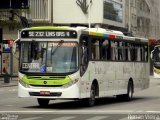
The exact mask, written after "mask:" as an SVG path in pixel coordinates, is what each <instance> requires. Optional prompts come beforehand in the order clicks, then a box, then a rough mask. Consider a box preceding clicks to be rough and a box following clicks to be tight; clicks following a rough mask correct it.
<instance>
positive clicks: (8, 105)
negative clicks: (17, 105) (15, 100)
mask: <svg viewBox="0 0 160 120" xmlns="http://www.w3.org/2000/svg"><path fill="white" fill-rule="evenodd" d="M4 106H5V107H13V106H14V105H4Z"/></svg>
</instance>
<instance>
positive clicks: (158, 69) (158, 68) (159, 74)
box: [151, 45, 160, 78]
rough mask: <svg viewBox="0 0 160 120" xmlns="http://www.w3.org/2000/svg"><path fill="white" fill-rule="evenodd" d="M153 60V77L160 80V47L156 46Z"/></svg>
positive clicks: (152, 54)
mask: <svg viewBox="0 0 160 120" xmlns="http://www.w3.org/2000/svg"><path fill="white" fill-rule="evenodd" d="M151 59H152V61H153V76H154V78H160V45H155V46H154V50H153V51H152V52H151Z"/></svg>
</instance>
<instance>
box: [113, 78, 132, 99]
mask: <svg viewBox="0 0 160 120" xmlns="http://www.w3.org/2000/svg"><path fill="white" fill-rule="evenodd" d="M133 90H134V88H133V83H132V82H130V81H129V83H128V88H127V94H124V95H117V96H116V97H117V99H118V100H122V101H131V100H132V99H133Z"/></svg>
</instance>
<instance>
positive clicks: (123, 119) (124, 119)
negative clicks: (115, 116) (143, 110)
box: [119, 117, 129, 120]
mask: <svg viewBox="0 0 160 120" xmlns="http://www.w3.org/2000/svg"><path fill="white" fill-rule="evenodd" d="M119 120H129V119H128V117H125V118H122V119H119Z"/></svg>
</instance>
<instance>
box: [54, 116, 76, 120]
mask: <svg viewBox="0 0 160 120" xmlns="http://www.w3.org/2000/svg"><path fill="white" fill-rule="evenodd" d="M73 118H75V116H70V117H69V116H64V117H59V118H54V119H52V120H70V119H73Z"/></svg>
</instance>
